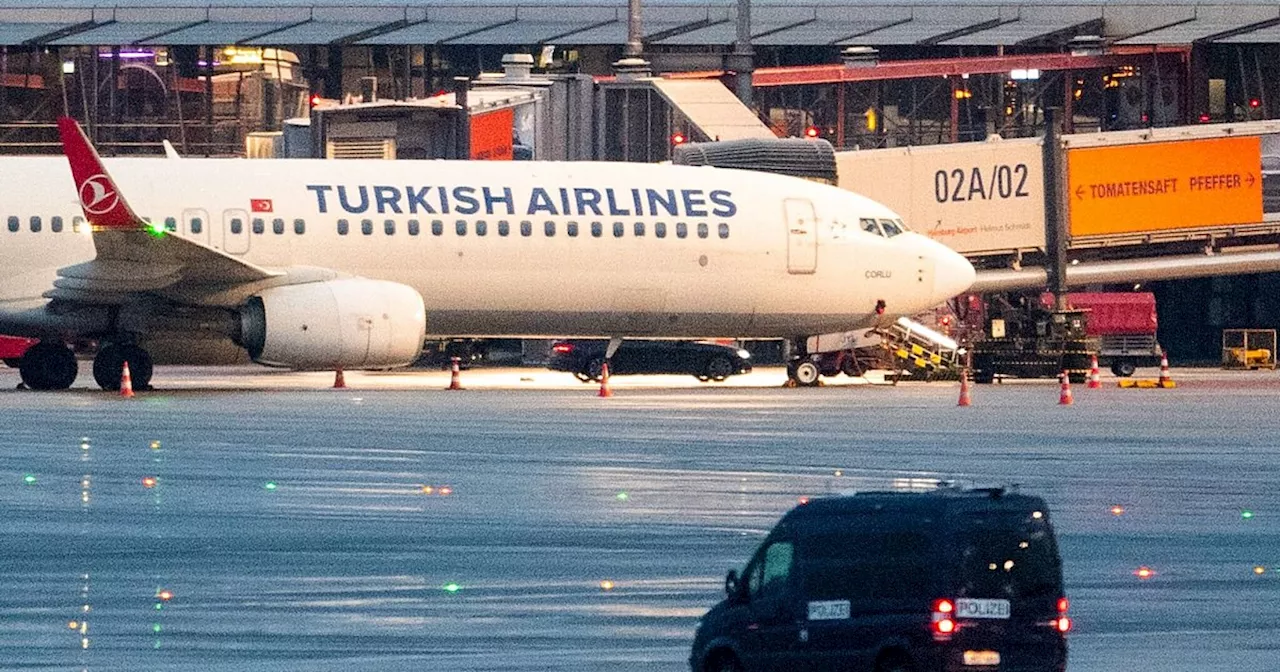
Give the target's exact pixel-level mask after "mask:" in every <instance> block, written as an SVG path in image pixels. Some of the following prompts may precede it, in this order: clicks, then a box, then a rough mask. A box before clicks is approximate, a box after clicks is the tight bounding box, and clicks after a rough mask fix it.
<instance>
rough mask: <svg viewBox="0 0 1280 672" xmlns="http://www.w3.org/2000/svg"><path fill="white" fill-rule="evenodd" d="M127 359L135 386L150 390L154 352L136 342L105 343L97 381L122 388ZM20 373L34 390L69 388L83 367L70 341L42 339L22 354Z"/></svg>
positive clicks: (96, 363) (95, 375)
mask: <svg viewBox="0 0 1280 672" xmlns="http://www.w3.org/2000/svg"><path fill="white" fill-rule="evenodd" d="M126 361H127V362H129V375H130V377H131V378H132V379H133V387H134V389H137V390H146V389H150V387H151V373H152V368H153V367H152V362H151V355H150V354H149V353H148V352H147V351H146V350H143V349H142V348H140V347H138V346H136V345H132V344H115V343H105V342H104V343H103V344H102V346H101V348H99V349H98V354H97V356H96V357H94V358H93V379H94V381H95V382H97V383H98V386H99V387H101V388H102V389H104V390H118V389H120V377H121V375H122V373H123V370H122V369H123V367H124V363H125V362H126ZM18 373H19V374H20V375H21V376H22V382H23V384H24V385H26V386H27V387H28V388H30V389H32V390H65V389H67V388H69V387H71V384H72V383H74V382H76V375H77V374H79V366H78V365H77V363H76V355H75V353H74V352H72V351H71V348H69V347H67V346H66V344H64V343H58V342H56V341H40V342H39V343H37V344H35V345H33V346H31V347H30V348H29V349H28V350H27V351H26V353H24V354H23V355H22V361H20V362H19V363H18Z"/></svg>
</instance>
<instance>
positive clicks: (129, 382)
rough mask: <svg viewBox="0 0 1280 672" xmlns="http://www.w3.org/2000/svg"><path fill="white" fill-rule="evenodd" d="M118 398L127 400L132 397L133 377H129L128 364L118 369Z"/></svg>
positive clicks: (126, 362)
mask: <svg viewBox="0 0 1280 672" xmlns="http://www.w3.org/2000/svg"><path fill="white" fill-rule="evenodd" d="M120 396H122V397H124V398H126V399H128V398H130V397H132V396H133V376H131V375H129V362H128V360H126V361H125V363H124V366H122V367H120Z"/></svg>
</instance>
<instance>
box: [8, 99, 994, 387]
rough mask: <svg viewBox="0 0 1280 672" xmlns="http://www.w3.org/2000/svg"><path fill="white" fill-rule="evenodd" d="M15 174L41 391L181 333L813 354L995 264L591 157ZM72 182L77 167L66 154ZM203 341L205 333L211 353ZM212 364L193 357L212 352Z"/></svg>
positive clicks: (384, 351) (15, 299)
mask: <svg viewBox="0 0 1280 672" xmlns="http://www.w3.org/2000/svg"><path fill="white" fill-rule="evenodd" d="M59 131H60V132H61V135H62V142H63V146H64V151H65V153H66V160H63V159H61V158H57V157H27V158H24V157H6V158H3V159H0V173H2V174H3V179H0V333H5V334H11V335H23V336H35V337H39V338H41V339H42V340H41V342H40V344H38V345H37V346H35V347H33V348H31V349H30V350H29V351H28V352H27V354H26V355H25V356H24V357H23V359H22V362H21V366H20V370H21V374H22V379H23V380H24V381H25V382H26V384H27V385H28V386H29V387H32V388H37V389H60V388H66V387H68V386H70V385H71V384H72V383H73V382H74V380H75V377H76V362H75V359H74V357H73V355H72V352H71V350H70V349H68V348H67V347H66V346H65V345H64V343H66V342H68V341H71V340H74V339H84V338H88V339H98V340H99V341H100V342H101V347H100V350H99V353H98V355H97V357H96V359H95V360H94V367H93V368H94V378H95V379H96V381H97V382H98V384H99V385H101V386H102V387H104V388H108V389H111V388H116V387H118V386H119V384H120V375H121V374H120V369H121V364H122V363H123V362H124V361H128V362H129V365H130V369H131V373H132V377H133V381H134V383H135V384H136V385H142V386H145V385H146V384H147V383H148V381H149V379H150V377H151V369H152V366H151V363H152V360H151V357H150V355H149V354H148V352H147V351H146V350H145V349H144V348H143V347H142V344H147V343H152V342H162V341H164V340H165V339H166V338H170V339H176V338H181V339H183V341H184V342H191V343H201V342H208V343H214V342H222V343H225V342H226V341H227V339H230V340H231V341H233V342H235V343H236V344H238V345H240V346H241V347H243V348H245V349H247V351H248V353H249V356H250V357H251V358H252V359H253V360H254V361H257V362H259V363H261V364H266V365H270V366H283V367H291V368H297V369H335V368H347V369H359V368H388V367H394V366H402V365H405V364H408V363H410V362H412V361H413V360H414V359H415V358H416V357H417V355H418V353H419V350H420V348H421V347H422V344H423V340H424V337H425V335H426V334H428V333H432V334H440V335H447V336H464V335H477V336H479V335H484V336H500V335H510V336H570V335H583V336H586V335H593V336H609V337H614V338H621V337H632V336H635V337H641V336H643V337H707V336H739V337H752V338H771V337H782V338H799V337H803V336H807V335H811V334H817V333H824V332H831V331H837V330H845V329H853V328H858V327H860V326H870V325H871V324H873V323H875V322H877V321H879V320H884V319H892V318H893V317H895V316H898V315H909V314H914V313H917V312H920V311H922V310H926V309H928V308H932V307H934V306H936V305H938V304H939V303H942V302H944V301H946V300H947V299H950V298H952V297H953V296H955V295H957V294H959V293H961V292H963V291H965V290H966V289H967V288H968V287H969V285H970V284H971V283H972V282H973V280H974V270H973V267H972V266H970V264H969V263H968V261H966V260H965V259H964V258H963V257H961V256H960V255H958V254H956V253H954V252H952V251H951V250H949V249H947V248H946V247H944V246H942V245H940V244H938V243H936V242H934V241H932V240H930V239H928V238H926V237H925V236H922V235H918V234H915V233H912V232H910V231H908V230H906V228H905V227H904V226H903V224H902V221H901V220H900V219H899V218H898V216H897V215H895V214H894V213H893V212H891V211H890V210H888V209H887V208H885V207H884V206H882V205H880V204H878V203H875V202H873V201H870V200H868V199H866V198H863V197H861V196H858V195H856V194H852V193H849V192H847V191H844V190H841V189H838V188H835V187H830V186H826V185H822V184H817V183H813V182H809V181H805V180H800V179H795V178H789V177H783V176H779V175H772V174H766V173H756V172H749V171H735V170H724V169H716V168H701V167H686V166H671V165H643V164H634V163H585V162H556V163H550V162H544V163H539V162H481V161H361V160H349V161H327V160H301V159H282V160H233V159H155V158H147V159H115V160H111V161H106V162H103V161H101V160H100V159H99V157H98V154H97V152H96V151H95V150H94V149H93V147H92V146H91V145H90V143H89V141H88V139H87V138H86V137H85V135H84V133H83V131H82V130H81V129H80V127H79V125H78V124H76V122H74V121H73V120H71V119H62V120H60V121H59ZM68 161H69V162H70V168H71V169H70V170H67V162H68ZM202 339H203V340H202ZM200 349H201V348H200V347H199V346H191V347H189V349H188V350H187V352H188V353H189V354H190V355H191V356H192V357H195V356H196V355H197V354H198V351H199V350H200Z"/></svg>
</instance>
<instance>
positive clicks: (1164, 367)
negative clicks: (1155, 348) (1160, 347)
mask: <svg viewBox="0 0 1280 672" xmlns="http://www.w3.org/2000/svg"><path fill="white" fill-rule="evenodd" d="M1156 384H1157V385H1159V386H1160V387H1177V383H1175V382H1173V376H1170V375H1169V356H1168V355H1166V354H1165V353H1164V352H1161V353H1160V380H1159V381H1158V382H1157V383H1156Z"/></svg>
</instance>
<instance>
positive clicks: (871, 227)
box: [858, 218, 884, 236]
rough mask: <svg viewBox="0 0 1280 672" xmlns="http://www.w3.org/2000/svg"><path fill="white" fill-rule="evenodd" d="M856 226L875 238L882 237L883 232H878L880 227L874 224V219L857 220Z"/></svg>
mask: <svg viewBox="0 0 1280 672" xmlns="http://www.w3.org/2000/svg"><path fill="white" fill-rule="evenodd" d="M858 225H859V226H861V227H862V230H863V231H866V232H867V233H872V234H875V235H877V236H883V235H884V232H883V231H881V230H880V225H879V224H876V220H874V219H870V218H866V219H859V220H858Z"/></svg>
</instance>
